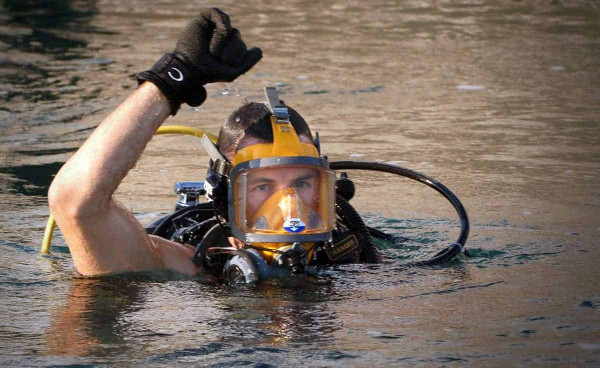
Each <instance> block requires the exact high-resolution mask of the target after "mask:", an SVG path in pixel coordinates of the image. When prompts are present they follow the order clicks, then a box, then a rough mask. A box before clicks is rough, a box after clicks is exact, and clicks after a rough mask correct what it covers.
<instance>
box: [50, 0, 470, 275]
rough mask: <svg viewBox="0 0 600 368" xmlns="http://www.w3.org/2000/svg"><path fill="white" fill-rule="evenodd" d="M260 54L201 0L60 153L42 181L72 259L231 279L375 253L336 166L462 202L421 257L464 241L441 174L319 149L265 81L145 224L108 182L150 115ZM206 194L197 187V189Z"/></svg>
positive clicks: (299, 270)
mask: <svg viewBox="0 0 600 368" xmlns="http://www.w3.org/2000/svg"><path fill="white" fill-rule="evenodd" d="M261 57H262V53H261V50H260V49H258V48H250V49H248V48H247V47H246V44H245V43H244V41H243V40H242V37H241V34H240V32H239V30H237V29H236V28H233V27H232V26H231V23H230V19H229V16H228V15H227V14H225V13H224V12H222V11H221V10H219V9H217V8H211V9H202V10H200V12H199V15H198V16H197V17H195V18H193V19H192V20H191V21H190V22H189V23H188V25H187V27H186V28H185V29H184V31H183V32H182V33H181V35H180V37H179V39H178V41H177V45H176V47H175V50H174V51H173V52H172V53H167V54H165V55H164V56H163V57H161V58H160V59H159V60H158V61H157V62H156V64H155V65H154V66H153V67H152V68H151V69H149V70H147V71H144V72H142V73H140V74H138V82H139V86H138V88H137V89H136V90H135V91H134V92H133V93H132V94H131V95H130V96H129V97H128V98H127V100H126V101H125V102H123V103H122V104H121V105H120V106H118V107H117V108H116V109H115V110H114V111H113V112H112V113H111V114H110V115H109V116H108V117H107V118H105V120H104V121H103V122H102V123H101V124H100V125H99V126H98V127H97V128H96V129H95V131H94V132H93V133H92V134H91V135H90V137H89V138H88V139H87V140H86V141H85V143H84V144H83V145H82V146H81V147H80V148H79V149H78V150H77V152H75V154H74V155H73V156H72V157H71V158H70V159H69V160H68V161H67V162H66V163H65V164H64V165H63V167H62V168H61V169H60V171H59V172H58V174H57V175H56V177H55V179H54V180H53V182H52V184H51V186H50V190H49V193H48V200H49V204H50V211H51V214H52V216H53V217H54V219H55V221H56V223H57V224H58V226H59V227H60V229H61V231H62V233H63V236H64V238H65V240H66V243H67V245H68V247H69V250H70V253H71V255H72V258H73V261H74V264H75V267H76V269H77V271H78V272H79V273H81V274H83V275H88V276H99V275H106V274H113V273H120V272H127V271H151V270H170V271H175V272H178V273H182V274H186V275H195V274H198V273H212V274H216V275H217V276H221V277H224V278H225V279H226V280H228V281H230V282H234V283H237V282H255V281H257V280H260V279H263V278H268V277H274V276H280V275H289V274H293V275H303V274H305V273H306V272H307V266H308V265H321V264H332V263H348V262H367V263H378V262H380V261H381V259H382V257H381V255H380V253H379V251H378V250H377V248H376V247H375V246H374V244H373V241H372V237H373V236H376V237H381V238H385V237H386V235H385V234H383V233H381V232H379V231H377V230H376V229H372V228H369V227H367V226H366V225H365V224H364V222H363V221H362V219H361V217H360V216H359V215H358V213H357V212H356V211H355V210H354V208H352V206H351V205H350V204H349V203H348V201H349V200H350V199H351V198H352V196H353V195H354V185H353V183H352V181H351V180H350V179H349V178H348V177H347V175H345V173H341V175H340V177H339V178H337V177H336V173H335V171H334V170H344V169H364V170H377V171H385V172H391V173H395V174H398V175H403V176H407V177H410V178H412V179H414V180H418V181H421V182H423V183H425V184H427V185H429V186H431V187H433V188H434V189H436V190H437V191H438V192H440V193H442V194H443V195H444V196H445V197H446V198H447V199H449V200H450V201H451V202H452V204H453V205H454V207H455V208H456V209H457V211H458V212H459V215H460V216H461V225H462V232H461V236H460V237H459V240H458V241H457V242H456V243H454V244H452V245H451V246H450V247H448V248H447V249H446V250H444V251H442V252H440V253H438V254H436V255H435V256H434V258H432V260H430V261H426V262H422V264H435V263H436V262H442V261H445V260H448V259H451V258H452V257H454V256H455V255H456V254H458V253H460V252H462V251H463V246H464V243H465V241H466V238H467V235H468V220H467V218H466V212H465V211H464V209H463V208H462V205H461V204H460V202H459V201H458V199H457V198H456V197H455V196H454V195H453V194H452V193H451V192H450V191H449V190H448V189H447V188H445V187H444V186H443V185H441V184H440V183H437V182H436V181H435V180H433V179H431V178H428V177H426V176H424V175H422V174H418V173H416V172H413V171H410V170H407V169H403V168H400V167H393V166H392V165H386V164H378V163H353V162H343V161H342V162H337V163H333V162H331V163H330V162H329V161H328V160H327V158H326V157H325V156H323V155H321V152H320V146H319V140H318V134H317V135H316V138H313V136H312V133H311V131H310V129H309V127H308V124H307V123H306V122H305V121H304V119H303V118H302V117H301V116H300V114H298V113H297V112H296V111H295V110H294V109H292V108H291V107H289V106H287V105H286V104H285V103H284V102H283V101H281V100H280V99H279V97H278V95H277V90H276V89H275V88H272V87H271V88H269V87H268V88H266V89H265V93H266V97H267V103H265V104H263V103H257V102H251V103H246V104H244V105H243V106H242V107H240V108H238V109H237V110H236V111H234V112H233V113H232V114H231V115H230V116H229V117H228V118H227V120H226V121H225V123H224V124H223V126H222V128H221V130H220V133H219V137H218V139H217V141H216V144H214V143H213V142H212V141H211V140H210V139H209V138H208V137H207V136H205V137H204V138H203V141H202V144H203V147H204V148H205V150H206V152H207V154H208V156H209V157H210V163H209V168H208V173H207V176H206V179H205V181H204V182H180V183H177V184H176V192H177V193H179V194H180V195H181V198H180V201H179V202H178V204H177V206H176V211H175V212H174V213H172V214H169V215H167V216H165V217H163V218H161V219H158V220H157V221H155V222H154V223H152V224H150V225H148V226H147V227H146V228H144V227H143V226H142V225H141V224H140V223H139V222H138V220H137V219H136V218H135V217H134V215H133V214H132V213H131V212H130V211H128V210H127V209H126V208H125V206H123V205H122V204H121V203H119V202H118V201H117V200H116V199H114V198H113V193H114V191H115V190H116V188H117V186H118V185H119V183H120V182H121V181H122V180H123V178H124V177H125V176H126V174H127V172H128V171H129V170H130V169H131V168H132V167H133V166H134V165H135V163H136V161H137V160H138V159H139V157H140V155H141V154H142V152H143V150H144V148H145V146H146V144H147V143H148V141H150V139H151V138H152V137H153V135H154V134H155V133H156V132H157V130H158V129H159V127H160V126H161V124H162V123H163V122H164V121H165V120H166V119H167V118H168V117H169V116H170V115H171V116H172V115H175V114H176V113H177V111H178V109H179V108H180V106H181V104H182V103H184V102H185V103H187V104H188V105H190V106H199V105H200V104H202V103H203V102H204V101H205V99H206V90H205V88H204V85H205V84H207V83H214V82H231V81H233V80H235V79H236V78H237V77H239V76H240V75H242V74H244V73H245V72H247V71H248V70H250V69H251V68H252V67H253V66H254V65H256V63H258V62H259V61H260V59H261ZM202 195H206V197H207V198H208V201H206V202H201V201H199V200H198V199H199V197H200V196H202Z"/></svg>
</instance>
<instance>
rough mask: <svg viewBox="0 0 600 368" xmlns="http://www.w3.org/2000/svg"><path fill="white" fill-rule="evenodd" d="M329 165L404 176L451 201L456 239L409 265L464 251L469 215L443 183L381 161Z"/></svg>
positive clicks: (443, 259) (433, 261)
mask: <svg viewBox="0 0 600 368" xmlns="http://www.w3.org/2000/svg"><path fill="white" fill-rule="evenodd" d="M329 167H330V168H331V169H332V170H370V171H381V172H386V173H390V174H395V175H400V176H404V177H407V178H410V179H413V180H416V181H418V182H420V183H423V184H425V185H427V186H428V187H430V188H433V189H435V190H436V191H437V192H438V193H440V194H441V195H443V196H444V197H445V198H446V199H447V200H448V201H450V203H452V206H454V209H455V210H456V212H457V213H458V217H459V218H460V235H459V236H458V239H457V240H456V242H455V243H452V244H450V245H449V246H448V247H447V248H446V249H444V250H442V251H441V252H439V253H437V254H436V255H434V256H433V257H432V258H430V259H428V260H424V261H417V262H411V263H409V265H410V266H433V265H438V264H442V263H445V262H447V261H449V260H451V259H452V258H454V257H455V256H457V255H458V254H460V253H461V252H464V246H465V243H466V241H467V238H468V237H469V217H468V215H467V211H466V210H465V208H464V207H463V205H462V203H461V202H460V200H459V199H458V197H457V196H456V195H454V193H452V191H451V190H450V189H448V188H447V187H446V186H445V185H444V184H442V183H440V182H439V181H437V180H435V179H433V178H431V177H429V176H427V175H425V174H421V173H419V172H416V171H414V170H410V169H406V168H404V167H401V166H395V165H390V164H384V163H381V162H358V161H333V162H330V163H329Z"/></svg>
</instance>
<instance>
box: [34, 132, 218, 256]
mask: <svg viewBox="0 0 600 368" xmlns="http://www.w3.org/2000/svg"><path fill="white" fill-rule="evenodd" d="M159 134H180V135H191V136H194V137H198V138H202V137H204V135H206V136H207V137H208V138H210V140H211V141H212V142H213V143H217V136H215V135H214V134H211V133H208V132H205V131H203V130H200V129H197V128H192V127H186V126H181V125H168V126H162V127H160V128H158V130H157V131H156V133H154V135H159ZM55 227H56V222H55V221H54V217H52V214H50V216H49V217H48V223H47V224H46V230H45V231H44V240H42V250H41V253H43V254H49V253H50V243H51V242H52V234H53V233H54V228H55Z"/></svg>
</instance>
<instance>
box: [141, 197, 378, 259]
mask: <svg viewBox="0 0 600 368" xmlns="http://www.w3.org/2000/svg"><path fill="white" fill-rule="evenodd" d="M336 215H337V216H336V217H337V223H336V229H334V231H333V234H332V235H333V242H332V243H331V244H329V243H319V244H317V246H316V247H317V248H316V249H315V252H314V255H313V258H312V260H311V262H310V264H314V265H327V264H338V263H359V262H366V263H379V262H380V261H381V255H380V253H379V251H378V249H377V248H376V247H375V245H374V244H373V241H372V238H371V232H372V231H376V230H374V229H370V228H368V227H367V226H366V225H365V224H364V222H363V221H362V218H360V216H359V215H358V214H357V213H356V211H355V210H354V208H352V206H351V205H350V204H349V203H348V202H347V201H346V200H344V199H343V198H341V197H339V196H338V198H337V201H336ZM146 232H147V233H148V234H152V235H157V236H160V237H162V238H165V239H168V240H171V241H175V242H179V243H182V244H183V243H185V244H190V245H193V246H194V247H196V250H197V251H196V255H195V257H198V254H199V253H200V251H199V249H198V248H199V245H200V244H201V242H202V240H204V239H205V237H207V236H210V237H211V238H210V239H209V240H208V243H210V246H211V247H230V245H229V242H228V240H227V236H228V235H229V232H228V229H227V227H226V226H225V225H221V222H220V221H219V220H218V219H217V218H216V216H215V209H214V207H213V203H212V202H203V203H197V204H194V205H193V206H189V207H184V208H180V209H178V210H177V211H175V212H173V213H171V214H169V215H166V216H164V217H162V218H160V219H158V220H156V221H154V222H153V223H151V224H150V225H148V226H147V227H146ZM194 262H195V263H197V264H198V265H200V264H199V262H200V261H199V260H198V259H194Z"/></svg>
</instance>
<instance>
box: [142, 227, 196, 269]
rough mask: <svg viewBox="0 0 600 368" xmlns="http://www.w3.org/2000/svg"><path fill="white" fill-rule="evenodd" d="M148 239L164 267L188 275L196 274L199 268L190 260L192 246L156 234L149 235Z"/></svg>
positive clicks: (192, 250)
mask: <svg viewBox="0 0 600 368" xmlns="http://www.w3.org/2000/svg"><path fill="white" fill-rule="evenodd" d="M150 240H152V243H154V245H155V247H156V248H157V250H158V253H159V254H160V257H161V261H162V264H163V265H164V267H165V269H167V270H170V271H175V272H179V273H182V274H185V275H190V276H192V275H196V274H198V272H199V270H200V269H199V268H198V266H196V265H195V264H194V262H192V256H193V255H194V248H193V247H192V246H190V245H185V244H181V243H176V242H172V241H170V240H167V239H164V238H161V237H160V236H156V235H150Z"/></svg>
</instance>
